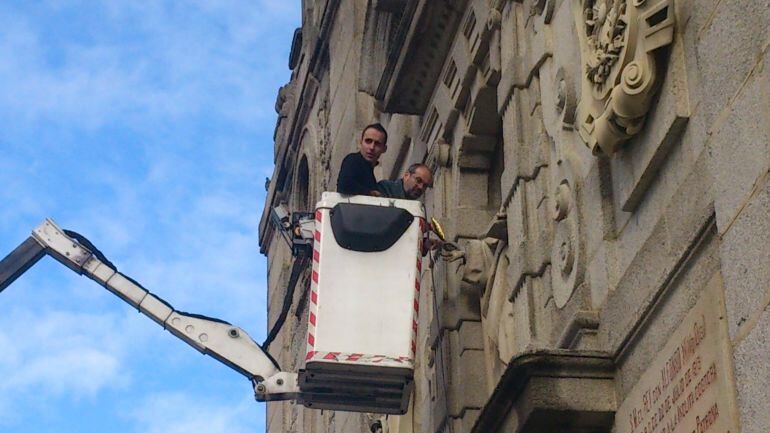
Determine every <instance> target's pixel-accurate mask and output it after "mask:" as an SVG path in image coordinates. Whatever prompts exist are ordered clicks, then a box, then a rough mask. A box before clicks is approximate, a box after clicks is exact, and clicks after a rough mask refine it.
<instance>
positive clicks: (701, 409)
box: [615, 274, 738, 433]
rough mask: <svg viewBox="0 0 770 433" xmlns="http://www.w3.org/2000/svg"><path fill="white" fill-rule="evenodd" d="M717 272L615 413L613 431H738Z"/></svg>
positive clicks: (716, 432) (731, 432) (658, 432)
mask: <svg viewBox="0 0 770 433" xmlns="http://www.w3.org/2000/svg"><path fill="white" fill-rule="evenodd" d="M730 352H731V351H730V340H729V337H728V335H727V324H726V322H725V307H724V296H723V292H722V282H721V277H720V275H719V274H717V275H715V276H714V278H712V280H711V281H710V282H709V285H708V287H707V288H706V290H704V291H703V293H702V294H701V297H700V299H699V300H698V303H697V304H696V305H695V307H693V309H692V310H690V312H689V313H687V316H686V317H685V319H684V320H683V321H682V323H681V324H680V325H679V327H678V328H677V329H676V330H675V331H674V333H673V334H672V335H671V337H670V338H669V340H668V342H667V343H666V345H665V346H664V347H663V350H662V351H661V352H659V353H658V355H657V356H656V357H655V358H654V360H653V362H652V363H651V364H650V366H649V367H648V368H647V370H646V371H645V372H644V373H643V374H642V376H641V378H640V379H639V381H638V382H637V383H636V385H634V387H633V389H631V391H630V392H629V394H628V396H627V397H626V399H625V400H624V401H623V403H622V404H621V406H620V408H618V411H617V414H616V417H615V432H616V433H737V431H738V428H737V421H736V420H737V415H736V406H735V390H734V380H733V371H732V361H731V355H730Z"/></svg>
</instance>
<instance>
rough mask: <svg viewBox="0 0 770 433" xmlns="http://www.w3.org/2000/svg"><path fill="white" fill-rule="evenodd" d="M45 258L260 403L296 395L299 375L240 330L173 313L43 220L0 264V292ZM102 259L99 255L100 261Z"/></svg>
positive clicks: (166, 305) (161, 301)
mask: <svg viewBox="0 0 770 433" xmlns="http://www.w3.org/2000/svg"><path fill="white" fill-rule="evenodd" d="M45 254H48V255H50V256H51V257H53V258H54V259H56V260H57V261H59V262H60V263H62V264H63V265H65V266H67V267H68V268H70V269H72V270H73V271H75V272H77V273H78V274H81V275H86V276H87V277H89V278H91V279H92V280H94V281H96V282H97V283H99V284H100V285H102V286H103V287H104V288H106V289H107V290H109V291H110V292H112V293H114V294H115V295H117V296H118V297H119V298H121V299H122V300H124V301H126V302H127V303H129V304H131V305H132V306H133V307H134V308H136V309H138V310H139V311H140V312H141V313H142V314H144V315H146V316H147V317H149V318H150V319H152V320H154V321H155V322H156V323H158V324H159V325H160V326H162V327H163V328H164V329H166V330H168V331H169V332H171V333H172V334H174V335H175V336H177V337H178V338H179V339H181V340H182V341H184V342H185V343H187V344H189V345H190V346H192V347H194V348H195V349H197V350H198V351H199V352H201V353H203V354H205V355H210V356H211V357H213V358H215V359H217V360H218V361H220V362H222V363H223V364H225V365H227V366H228V367H230V368H232V369H233V370H235V371H237V372H239V373H241V374H242V375H244V376H246V377H247V378H248V379H249V380H251V382H252V384H253V385H254V392H255V397H256V399H257V400H258V401H272V400H293V399H297V398H298V396H299V388H298V385H297V374H296V373H287V372H281V371H280V370H279V368H278V366H277V364H276V363H275V361H273V359H272V358H271V357H270V356H269V355H268V354H267V353H266V352H265V351H264V350H262V348H261V347H260V346H259V345H258V344H257V343H256V342H255V341H254V340H252V339H251V337H249V335H248V334H247V333H246V332H245V331H244V330H243V329H241V328H239V327H237V326H233V325H230V324H229V323H226V322H223V321H221V320H217V319H211V318H207V317H204V316H199V315H193V314H186V313H182V312H179V311H176V310H174V308H173V307H171V305H169V304H168V303H167V302H165V301H164V300H163V299H161V298H159V297H157V296H155V295H153V294H152V293H150V292H149V291H147V290H146V289H144V288H143V287H142V286H141V285H139V284H138V283H136V282H135V281H133V280H132V279H130V278H128V277H126V276H125V275H123V274H121V273H120V272H118V271H117V270H116V269H115V268H113V267H112V266H111V265H110V264H109V262H107V263H105V261H103V260H100V258H99V257H97V256H100V254H95V252H94V251H91V250H89V249H88V248H87V247H86V246H85V245H83V244H82V243H81V242H79V241H78V240H77V239H75V238H72V237H70V236H68V235H67V234H66V233H65V232H64V231H63V230H62V229H60V228H59V227H58V226H57V225H56V224H55V223H54V222H53V221H52V220H50V219H46V220H45V221H44V222H43V223H42V224H40V225H39V226H38V227H37V228H36V229H35V230H33V231H32V236H30V238H29V239H27V240H26V241H25V242H24V243H22V244H21V245H20V246H19V247H18V248H16V250H14V252H12V253H11V254H10V255H8V256H7V257H6V258H4V259H3V260H2V261H0V292H2V290H3V289H5V288H6V287H7V286H8V285H10V284H11V283H12V282H13V280H15V279H16V278H18V277H19V276H20V275H21V274H23V273H24V272H25V271H26V270H27V269H29V268H30V267H31V266H32V265H34V264H35V263H36V262H37V261H38V260H39V259H40V258H41V257H42V256H44V255H45ZM102 257H103V256H102Z"/></svg>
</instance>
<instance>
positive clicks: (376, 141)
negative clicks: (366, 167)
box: [358, 128, 387, 164]
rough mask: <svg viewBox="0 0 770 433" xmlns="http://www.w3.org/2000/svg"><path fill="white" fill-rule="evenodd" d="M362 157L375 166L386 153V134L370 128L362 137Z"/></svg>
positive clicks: (360, 148)
mask: <svg viewBox="0 0 770 433" xmlns="http://www.w3.org/2000/svg"><path fill="white" fill-rule="evenodd" d="M358 148H359V150H360V151H361V155H362V156H363V157H364V159H365V160H367V161H368V162H369V163H371V164H375V163H376V162H377V161H378V160H379V159H380V155H382V154H383V153H384V152H385V149H387V146H386V145H385V134H383V133H382V132H380V131H378V130H376V129H374V128H368V129H367V130H366V131H364V133H363V136H362V137H361V143H359V144H358Z"/></svg>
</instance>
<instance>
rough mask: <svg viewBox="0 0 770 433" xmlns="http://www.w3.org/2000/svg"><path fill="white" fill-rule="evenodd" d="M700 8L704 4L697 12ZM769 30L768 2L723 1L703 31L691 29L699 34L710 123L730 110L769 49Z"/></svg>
mask: <svg viewBox="0 0 770 433" xmlns="http://www.w3.org/2000/svg"><path fill="white" fill-rule="evenodd" d="M707 5H708V2H706V6H707ZM699 8H700V2H698V7H694V9H696V10H697V9H699ZM769 31H770V4H769V3H768V2H767V0H735V1H728V2H725V1H720V2H718V3H717V5H716V8H715V10H714V11H713V12H712V14H711V15H710V16H709V18H708V21H707V22H705V23H704V25H703V28H702V29H698V30H696V29H688V33H689V32H697V37H698V41H697V46H696V49H697V56H698V67H699V70H700V83H701V87H700V89H701V98H700V101H701V107H702V110H703V114H704V115H705V116H706V123H707V124H711V123H713V122H714V120H715V119H716V117H717V116H718V115H719V114H720V113H721V112H722V111H723V110H724V109H725V107H729V101H730V99H731V98H732V97H733V96H734V95H735V94H736V93H737V92H738V90H739V88H740V87H741V85H742V83H743V82H744V81H745V79H746V77H747V76H748V75H749V72H750V71H751V70H752V68H753V67H754V65H755V63H756V59H757V57H758V55H759V53H760V52H761V51H762V49H763V46H766V44H767V38H768V35H770V33H768V32H769ZM746 114H748V113H746Z"/></svg>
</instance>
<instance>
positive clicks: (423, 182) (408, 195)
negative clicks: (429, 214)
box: [377, 163, 433, 200]
mask: <svg viewBox="0 0 770 433" xmlns="http://www.w3.org/2000/svg"><path fill="white" fill-rule="evenodd" d="M432 186H433V173H431V171H430V169H429V168H428V166H427V165H425V164H419V163H417V164H412V165H410V166H409V168H408V169H407V170H406V173H404V175H403V176H402V177H401V179H396V180H381V181H380V182H379V183H378V184H377V189H378V190H379V191H380V193H381V194H382V196H383V197H389V198H401V199H407V200H417V199H418V198H420V196H422V194H423V193H424V192H425V190H426V189H428V188H430V187H432Z"/></svg>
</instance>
